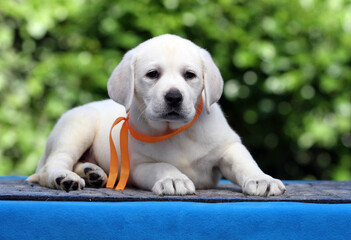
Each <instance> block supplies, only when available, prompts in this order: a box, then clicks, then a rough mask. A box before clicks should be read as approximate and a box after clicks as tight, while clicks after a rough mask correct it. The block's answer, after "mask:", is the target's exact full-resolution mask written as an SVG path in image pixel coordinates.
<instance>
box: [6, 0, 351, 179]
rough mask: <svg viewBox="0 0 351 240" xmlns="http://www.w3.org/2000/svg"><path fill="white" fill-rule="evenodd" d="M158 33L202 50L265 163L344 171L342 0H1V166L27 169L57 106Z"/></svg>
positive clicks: (349, 80)
mask: <svg viewBox="0 0 351 240" xmlns="http://www.w3.org/2000/svg"><path fill="white" fill-rule="evenodd" d="M163 33H173V34H178V35H180V36H183V37H186V38H188V39H190V40H192V41H194V42H195V43H197V44H198V45H200V46H202V47H204V48H206V49H208V50H209V51H210V52H211V53H212V55H213V58H214V59H215V62H216V63H217V65H218V66H219V68H220V70H221V72H222V75H223V78H224V79H225V90H224V95H223V97H222V99H221V101H220V103H221V105H222V108H223V110H224V112H225V113H226V115H227V117H228V120H229V122H230V124H231V126H232V127H233V128H234V129H235V130H236V131H237V132H238V133H239V134H240V135H241V136H242V139H243V142H244V143H245V145H247V146H248V148H249V150H250V151H251V152H252V154H253V155H254V157H255V159H256V160H257V162H258V163H259V165H260V166H261V167H262V168H263V170H264V171H266V172H267V173H270V174H272V175H274V176H275V177H279V178H283V179H336V180H345V179H351V154H350V148H351V133H350V132H351V68H350V64H351V1H347V0H300V1H297V0H291V1H286V0H261V1H259V0H250V1H244V0H242V1H240V0H219V1H210V0H197V1H190V0H163V1H161V0H140V1H130V0H119V1H102V0H74V1H71V0H55V1H42V0H1V1H0V104H1V105H0V106H1V108H0V174H2V175H9V174H16V175H27V174H30V173H32V172H33V171H34V170H35V167H36V164H37V162H38V161H39V158H40V156H41V154H42V153H43V151H44V147H45V141H46V138H47V136H48V134H49V132H50V130H51V129H52V127H53V124H54V123H55V121H56V120H57V119H58V118H59V116H60V115H61V114H62V113H63V112H64V111H66V110H67V109H69V108H72V107H73V106H77V105H80V104H84V103H87V102H89V101H94V100H100V99H104V98H107V93H106V82H107V79H108V77H109V75H110V73H111V72H112V70H113V68H114V67H115V66H116V65H117V64H118V62H119V61H120V60H121V58H122V56H123V54H124V53H125V52H126V51H128V50H129V49H130V48H133V47H134V46H136V45H137V44H138V43H140V42H142V41H144V40H146V39H148V38H150V37H153V36H156V35H159V34H163Z"/></svg>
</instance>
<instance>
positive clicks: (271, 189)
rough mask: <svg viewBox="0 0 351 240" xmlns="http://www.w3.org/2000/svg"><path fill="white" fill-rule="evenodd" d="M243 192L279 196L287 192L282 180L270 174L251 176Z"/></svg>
mask: <svg viewBox="0 0 351 240" xmlns="http://www.w3.org/2000/svg"><path fill="white" fill-rule="evenodd" d="M242 189H243V193H244V194H248V195H254V196H264V197H267V196H279V195H282V194H283V193H284V192H285V186H284V184H283V183H282V181H280V180H278V179H274V178H272V177H270V176H268V175H264V176H258V177H255V178H249V179H247V180H246V181H245V183H244V186H243V187H242Z"/></svg>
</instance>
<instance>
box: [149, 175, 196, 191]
mask: <svg viewBox="0 0 351 240" xmlns="http://www.w3.org/2000/svg"><path fill="white" fill-rule="evenodd" d="M152 191H153V192H154V193H156V194H157V195H187V194H195V185H194V183H193V182H192V181H191V180H190V179H183V178H171V177H169V178H163V179H161V180H159V181H157V182H156V183H155V185H154V186H153V187H152Z"/></svg>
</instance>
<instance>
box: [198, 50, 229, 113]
mask: <svg viewBox="0 0 351 240" xmlns="http://www.w3.org/2000/svg"><path fill="white" fill-rule="evenodd" d="M200 55H201V58H202V63H203V81H204V90H205V106H206V110H207V113H210V107H211V105H212V104H213V103H215V102H217V101H218V100H219V99H220V98H221V95H222V91H223V79H222V75H221V73H220V72H219V69H218V67H217V66H216V64H215V63H214V62H213V60H212V57H211V55H210V54H209V53H208V52H207V51H206V50H204V49H200Z"/></svg>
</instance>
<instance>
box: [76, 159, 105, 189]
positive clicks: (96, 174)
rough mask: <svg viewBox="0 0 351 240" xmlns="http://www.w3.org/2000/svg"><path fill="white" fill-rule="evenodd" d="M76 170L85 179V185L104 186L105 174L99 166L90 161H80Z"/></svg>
mask: <svg viewBox="0 0 351 240" xmlns="http://www.w3.org/2000/svg"><path fill="white" fill-rule="evenodd" d="M76 169H77V168H76ZM78 170H79V171H76V170H75V172H76V173H77V174H78V175H79V176H81V177H82V178H83V179H84V180H85V184H86V185H87V187H94V188H100V187H103V186H105V184H106V182H107V175H106V173H105V172H104V170H102V169H101V168H100V167H99V166H97V165H95V164H92V163H82V165H81V166H79V169H78Z"/></svg>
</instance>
